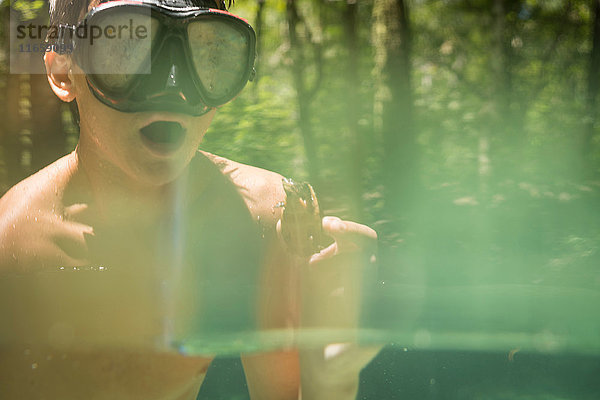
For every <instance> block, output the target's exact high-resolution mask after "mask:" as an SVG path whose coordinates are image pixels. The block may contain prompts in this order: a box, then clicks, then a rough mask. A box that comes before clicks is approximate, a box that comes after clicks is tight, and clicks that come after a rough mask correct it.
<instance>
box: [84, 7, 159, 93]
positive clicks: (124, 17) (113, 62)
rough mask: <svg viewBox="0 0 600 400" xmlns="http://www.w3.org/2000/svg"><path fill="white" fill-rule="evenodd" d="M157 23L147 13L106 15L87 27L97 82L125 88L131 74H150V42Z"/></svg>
mask: <svg viewBox="0 0 600 400" xmlns="http://www.w3.org/2000/svg"><path fill="white" fill-rule="evenodd" d="M158 27H159V22H158V21H157V20H156V19H154V18H151V17H150V13H149V12H148V13H146V14H144V13H135V12H125V13H124V12H109V13H106V14H104V15H102V16H98V18H94V19H93V20H92V21H91V22H90V24H89V27H88V29H89V34H90V35H93V41H92V36H90V38H88V39H87V40H89V47H88V48H89V60H90V65H91V71H90V72H91V73H92V74H94V75H95V76H96V79H97V80H98V83H100V84H102V86H104V87H106V88H108V89H110V90H119V89H124V88H125V87H127V85H128V84H129V83H130V81H131V78H132V77H133V75H136V74H149V73H150V55H151V48H152V43H153V41H154V39H155V37H156V33H157V32H158Z"/></svg>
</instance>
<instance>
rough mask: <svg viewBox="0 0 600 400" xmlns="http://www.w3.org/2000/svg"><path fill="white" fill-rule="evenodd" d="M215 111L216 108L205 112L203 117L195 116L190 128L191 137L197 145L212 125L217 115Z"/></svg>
mask: <svg viewBox="0 0 600 400" xmlns="http://www.w3.org/2000/svg"><path fill="white" fill-rule="evenodd" d="M215 113H216V109H213V110H211V111H210V112H209V113H208V114H205V115H203V116H201V117H197V118H194V119H193V121H192V122H191V123H190V127H191V128H190V129H191V134H190V139H191V140H192V141H193V142H194V143H195V144H196V146H197V145H199V144H200V142H201V141H202V138H203V137H204V134H205V133H206V130H207V129H208V127H209V126H210V124H211V122H212V120H213V118H214V116H215Z"/></svg>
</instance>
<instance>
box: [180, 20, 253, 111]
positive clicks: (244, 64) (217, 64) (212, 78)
mask: <svg viewBox="0 0 600 400" xmlns="http://www.w3.org/2000/svg"><path fill="white" fill-rule="evenodd" d="M188 38H189V43H190V49H191V54H192V61H193V64H194V68H195V69H196V73H197V74H198V77H199V78H200V81H201V83H202V85H203V86H204V89H205V91H206V95H207V96H208V97H209V98H210V100H225V102H226V101H228V100H231V98H233V97H234V96H235V95H236V94H237V92H238V91H239V90H241V89H242V87H243V86H244V84H245V83H246V82H245V79H246V77H247V72H248V67H249V66H248V58H249V54H248V53H249V51H250V38H249V35H248V33H247V32H245V31H243V30H242V29H241V27H238V26H236V25H234V23H232V22H231V21H227V20H225V21H219V20H217V19H216V18H213V19H206V20H198V21H194V22H192V23H190V24H189V25H188Z"/></svg>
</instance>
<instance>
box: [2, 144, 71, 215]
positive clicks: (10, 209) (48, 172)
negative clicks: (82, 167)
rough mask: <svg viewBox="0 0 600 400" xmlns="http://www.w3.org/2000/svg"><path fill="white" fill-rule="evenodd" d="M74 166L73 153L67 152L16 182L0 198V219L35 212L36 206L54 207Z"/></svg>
mask: <svg viewBox="0 0 600 400" xmlns="http://www.w3.org/2000/svg"><path fill="white" fill-rule="evenodd" d="M74 168H75V160H74V155H73V154H68V155H66V156H64V157H63V158H61V159H59V160H57V161H55V162H53V163H52V164H50V165H48V166H47V167H45V168H43V169H41V170H40V171H38V172H36V173H35V174H33V175H31V176H29V177H28V178H26V179H24V180H22V181H21V182H19V183H17V184H16V185H15V186H13V187H12V188H11V189H10V190H9V191H8V192H6V194H4V196H2V198H0V220H1V219H4V218H6V217H7V216H8V215H15V214H18V213H22V212H25V211H32V212H35V211H36V207H38V209H43V208H45V207H47V206H48V205H50V204H52V205H54V206H55V207H56V206H57V205H58V204H59V203H60V201H57V200H60V198H61V197H62V194H63V193H64V189H65V187H66V185H67V184H68V181H69V178H70V177H71V176H72V175H73V172H74ZM0 226H1V225H0Z"/></svg>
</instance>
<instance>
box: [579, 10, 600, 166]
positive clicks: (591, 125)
mask: <svg viewBox="0 0 600 400" xmlns="http://www.w3.org/2000/svg"><path fill="white" fill-rule="evenodd" d="M592 3H593V7H592V8H593V15H592V30H591V34H592V43H593V44H592V52H591V54H590V63H589V67H588V68H589V70H588V88H587V89H588V93H587V114H588V116H587V119H586V127H585V130H584V136H583V140H582V143H581V147H582V149H581V153H582V156H583V159H584V160H589V159H590V154H591V147H592V139H593V137H594V133H595V125H596V121H597V119H598V112H597V110H596V109H597V100H598V89H599V86H600V76H599V73H600V0H593V2H592Z"/></svg>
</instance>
